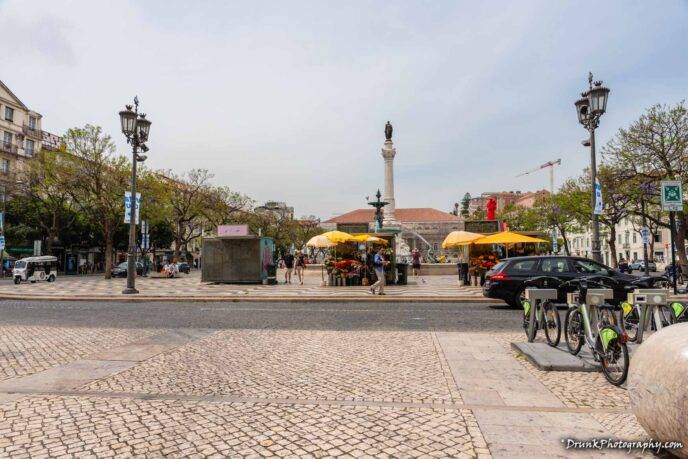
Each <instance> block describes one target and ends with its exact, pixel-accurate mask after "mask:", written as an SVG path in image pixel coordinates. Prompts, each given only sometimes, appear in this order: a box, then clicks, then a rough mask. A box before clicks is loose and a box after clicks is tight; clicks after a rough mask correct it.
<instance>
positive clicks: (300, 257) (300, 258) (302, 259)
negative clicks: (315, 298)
mask: <svg viewBox="0 0 688 459" xmlns="http://www.w3.org/2000/svg"><path fill="white" fill-rule="evenodd" d="M294 269H295V270H296V277H298V278H299V284H300V285H303V274H304V273H303V271H304V269H306V256H305V255H304V254H303V252H301V251H300V250H297V251H296V257H295V258H294Z"/></svg>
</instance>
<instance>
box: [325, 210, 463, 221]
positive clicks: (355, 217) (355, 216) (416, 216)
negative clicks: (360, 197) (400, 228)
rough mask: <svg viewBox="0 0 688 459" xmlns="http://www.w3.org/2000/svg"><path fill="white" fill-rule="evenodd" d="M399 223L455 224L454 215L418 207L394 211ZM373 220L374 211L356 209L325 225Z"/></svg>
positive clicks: (455, 218)
mask: <svg viewBox="0 0 688 459" xmlns="http://www.w3.org/2000/svg"><path fill="white" fill-rule="evenodd" d="M394 215H395V217H396V219H397V220H399V221H400V222H402V223H403V222H457V221H459V220H460V218H459V217H457V216H456V215H452V214H450V213H448V212H443V211H441V210H437V209H433V208H430V207H418V208H409V209H396V211H395V213H394ZM373 220H375V209H356V210H352V211H351V212H347V213H345V214H342V215H338V216H337V217H333V218H330V219H329V220H327V221H325V223H369V222H372V221H373Z"/></svg>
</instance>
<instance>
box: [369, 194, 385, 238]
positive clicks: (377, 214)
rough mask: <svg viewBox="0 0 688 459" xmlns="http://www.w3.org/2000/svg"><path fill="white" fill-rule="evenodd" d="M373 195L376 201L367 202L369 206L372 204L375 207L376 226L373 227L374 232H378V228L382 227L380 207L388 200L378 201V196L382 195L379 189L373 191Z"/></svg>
mask: <svg viewBox="0 0 688 459" xmlns="http://www.w3.org/2000/svg"><path fill="white" fill-rule="evenodd" d="M375 197H376V198H377V201H373V202H369V203H368V205H369V206H373V207H374V208H375V221H376V222H377V227H376V228H375V232H378V231H379V230H380V228H382V217H383V215H382V208H383V207H385V206H386V205H387V204H389V203H388V202H385V201H380V198H381V197H382V193H380V190H379V189H378V190H377V193H375Z"/></svg>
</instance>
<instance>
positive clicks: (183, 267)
mask: <svg viewBox="0 0 688 459" xmlns="http://www.w3.org/2000/svg"><path fill="white" fill-rule="evenodd" d="M177 271H179V272H180V273H185V274H189V273H190V272H191V266H189V264H188V263H186V262H181V263H177Z"/></svg>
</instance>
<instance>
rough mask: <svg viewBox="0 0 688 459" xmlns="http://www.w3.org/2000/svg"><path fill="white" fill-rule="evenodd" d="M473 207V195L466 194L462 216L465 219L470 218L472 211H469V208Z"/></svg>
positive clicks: (462, 203)
mask: <svg viewBox="0 0 688 459" xmlns="http://www.w3.org/2000/svg"><path fill="white" fill-rule="evenodd" d="M470 205H471V194H470V193H466V194H464V195H463V199H461V216H462V217H463V218H468V216H469V215H470V211H469V210H468V207H469V206H470Z"/></svg>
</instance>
